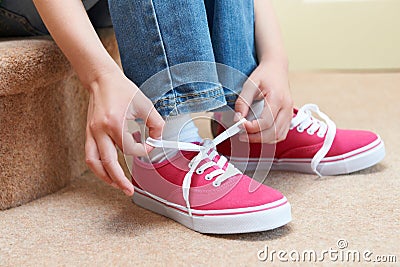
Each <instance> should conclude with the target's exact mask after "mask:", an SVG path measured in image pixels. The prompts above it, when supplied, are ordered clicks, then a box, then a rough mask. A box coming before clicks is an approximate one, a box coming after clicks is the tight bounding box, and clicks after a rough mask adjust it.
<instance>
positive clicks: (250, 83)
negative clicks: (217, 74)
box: [235, 75, 259, 119]
mask: <svg viewBox="0 0 400 267" xmlns="http://www.w3.org/2000/svg"><path fill="white" fill-rule="evenodd" d="M258 85H259V82H258V80H255V79H254V77H252V75H250V77H249V78H248V79H247V81H246V82H245V83H244V84H243V89H242V92H241V93H240V94H239V97H238V99H237V100H236V102H235V111H236V112H237V113H240V115H241V117H246V116H247V115H248V113H249V109H250V106H251V104H252V103H253V101H254V99H255V98H256V96H258V95H259V89H258ZM236 117H237V116H236ZM236 119H239V118H236Z"/></svg>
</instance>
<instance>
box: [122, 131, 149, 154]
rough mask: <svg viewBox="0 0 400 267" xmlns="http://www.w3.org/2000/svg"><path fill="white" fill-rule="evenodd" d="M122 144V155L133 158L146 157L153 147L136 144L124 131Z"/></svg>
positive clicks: (127, 132) (128, 133) (129, 134)
mask: <svg viewBox="0 0 400 267" xmlns="http://www.w3.org/2000/svg"><path fill="white" fill-rule="evenodd" d="M123 143H124V148H123V152H124V154H126V155H130V156H134V157H142V156H146V155H147V154H148V153H149V152H150V151H151V150H152V149H153V147H151V146H149V145H147V144H140V143H137V142H136V140H135V139H134V138H133V135H132V134H131V133H130V132H129V131H124V135H123Z"/></svg>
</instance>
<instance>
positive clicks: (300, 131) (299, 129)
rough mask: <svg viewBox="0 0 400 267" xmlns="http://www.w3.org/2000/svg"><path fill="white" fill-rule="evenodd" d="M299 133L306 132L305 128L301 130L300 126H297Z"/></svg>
mask: <svg viewBox="0 0 400 267" xmlns="http://www.w3.org/2000/svg"><path fill="white" fill-rule="evenodd" d="M296 129H297V131H298V132H299V133H302V132H304V129H303V128H301V127H300V126H297V128H296Z"/></svg>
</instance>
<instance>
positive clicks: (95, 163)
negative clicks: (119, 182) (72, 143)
mask: <svg viewBox="0 0 400 267" xmlns="http://www.w3.org/2000/svg"><path fill="white" fill-rule="evenodd" d="M85 154H86V160H85V161H86V164H87V165H88V167H89V168H90V169H91V170H92V171H93V173H94V174H95V175H96V176H97V177H99V178H100V179H102V180H103V181H104V182H106V183H107V184H112V183H113V180H112V179H111V177H110V176H109V175H108V173H107V172H106V170H105V169H104V167H103V164H102V163H101V161H100V155H99V152H98V150H97V145H96V142H95V141H94V139H93V136H92V135H91V134H90V131H87V133H86V142H85Z"/></svg>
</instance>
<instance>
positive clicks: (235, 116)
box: [233, 112, 243, 121]
mask: <svg viewBox="0 0 400 267" xmlns="http://www.w3.org/2000/svg"><path fill="white" fill-rule="evenodd" d="M242 117H243V116H242V113H240V112H235V115H234V116H233V121H239V120H240V119H241V118H242Z"/></svg>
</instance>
